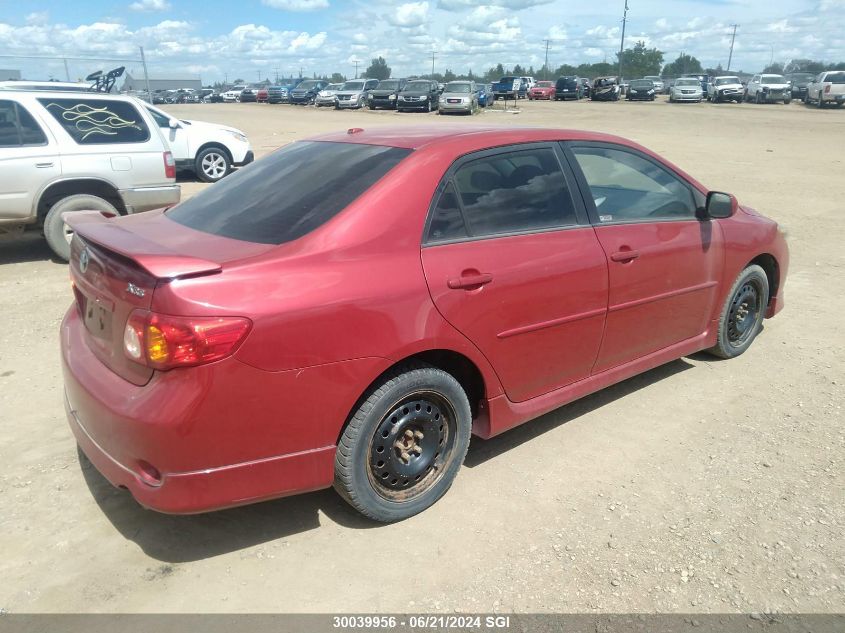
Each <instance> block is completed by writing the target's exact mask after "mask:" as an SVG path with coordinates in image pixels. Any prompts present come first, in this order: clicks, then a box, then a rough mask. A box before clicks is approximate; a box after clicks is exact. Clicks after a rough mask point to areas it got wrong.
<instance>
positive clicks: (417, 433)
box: [414, 431, 425, 440]
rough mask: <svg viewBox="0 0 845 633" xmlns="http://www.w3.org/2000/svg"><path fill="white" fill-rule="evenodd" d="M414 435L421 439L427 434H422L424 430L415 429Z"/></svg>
mask: <svg viewBox="0 0 845 633" xmlns="http://www.w3.org/2000/svg"><path fill="white" fill-rule="evenodd" d="M414 437H415V438H417V439H418V440H421V439H422V438H424V437H425V435H423V434H422V431H414Z"/></svg>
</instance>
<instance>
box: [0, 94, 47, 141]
mask: <svg viewBox="0 0 845 633" xmlns="http://www.w3.org/2000/svg"><path fill="white" fill-rule="evenodd" d="M46 144H47V137H46V136H45V135H44V131H43V130H42V129H41V127H40V126H39V125H38V123H36V122H35V119H34V118H32V115H31V114H30V113H29V112H27V110H26V108H24V107H23V106H22V105H20V104H17V103H15V102H14V101H7V100H0V147H21V146H24V145H46Z"/></svg>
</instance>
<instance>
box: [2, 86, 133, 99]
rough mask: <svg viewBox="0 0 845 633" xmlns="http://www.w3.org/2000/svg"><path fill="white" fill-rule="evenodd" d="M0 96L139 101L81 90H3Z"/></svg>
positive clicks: (112, 94) (5, 97)
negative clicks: (53, 96)
mask: <svg viewBox="0 0 845 633" xmlns="http://www.w3.org/2000/svg"><path fill="white" fill-rule="evenodd" d="M0 94H2V95H3V98H4V99H9V98H11V97H13V96H29V97H35V98H38V99H43V98H44V97H47V96H50V95H57V96H60V97H62V98H64V99H116V100H122V101H125V100H126V99H137V97H135V96H134V95H128V94H126V95H122V94H117V93H113V92H97V91H96V90H92V91H90V92H84V91H81V90H7V89H3V90H2V92H0Z"/></svg>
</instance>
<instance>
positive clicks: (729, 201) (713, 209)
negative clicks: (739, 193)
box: [702, 191, 738, 220]
mask: <svg viewBox="0 0 845 633" xmlns="http://www.w3.org/2000/svg"><path fill="white" fill-rule="evenodd" d="M737 206H738V203H737V201H736V198H735V197H734V196H732V195H731V194H729V193H722V192H721V191H711V192H709V193H708V194H707V202H706V203H705V205H704V217H703V218H702V219H716V220H718V219H722V218H729V217H731V216H732V215H733V214H734V213H736V208H737Z"/></svg>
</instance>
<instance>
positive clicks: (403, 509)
mask: <svg viewBox="0 0 845 633" xmlns="http://www.w3.org/2000/svg"><path fill="white" fill-rule="evenodd" d="M471 425H472V416H471V413H470V407H469V400H468V399H467V396H466V393H465V392H464V390H463V388H462V387H461V385H460V383H458V381H457V380H455V378H454V377H453V376H452V375H451V374H448V373H447V372H445V371H443V370H441V369H437V368H435V367H431V366H428V365H424V364H421V363H414V364H408V365H405V366H402V367H399V368H397V369H396V370H394V371H392V372H390V373H388V374H387V375H386V376H385V377H384V379H383V380H382V381H381V382H380V383H379V384H377V385H376V386H375V387H373V388H372V389H371V390H370V392H369V393H368V395H367V396H366V399H365V400H364V401H363V403H362V404H361V406H360V407H359V408H358V410H357V411H355V413H353V414H352V418H351V419H350V421H349V424H348V425H347V427H346V429H345V430H344V432H343V435H342V436H341V438H340V442H339V443H338V447H337V453H336V454H335V480H334V487H335V490H337V492H338V493H339V494H340V495H341V496H342V497H343V498H344V499H345V500H346V501H347V502H348V503H349V504H350V505H352V507H354V508H355V509H356V510H358V511H359V512H360V513H361V514H363V515H364V516H366V517H369V518H370V519H373V520H374V521H381V522H383V523H392V522H394V521H401V520H403V519H407V518H408V517H411V516H413V515H415V514H418V513H420V512H422V511H423V510H425V509H426V508H428V507H430V506H431V505H433V504H434V503H435V502H436V501H437V500H438V499H440V497H442V496H443V495H444V494H445V493H446V491H447V490H448V489H449V487H450V486H451V485H452V482H453V481H454V479H455V476H456V475H457V473H458V470H459V469H460V467H461V464H462V463H463V461H464V457H465V456H466V452H467V448H468V447H469V437H470V429H471Z"/></svg>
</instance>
